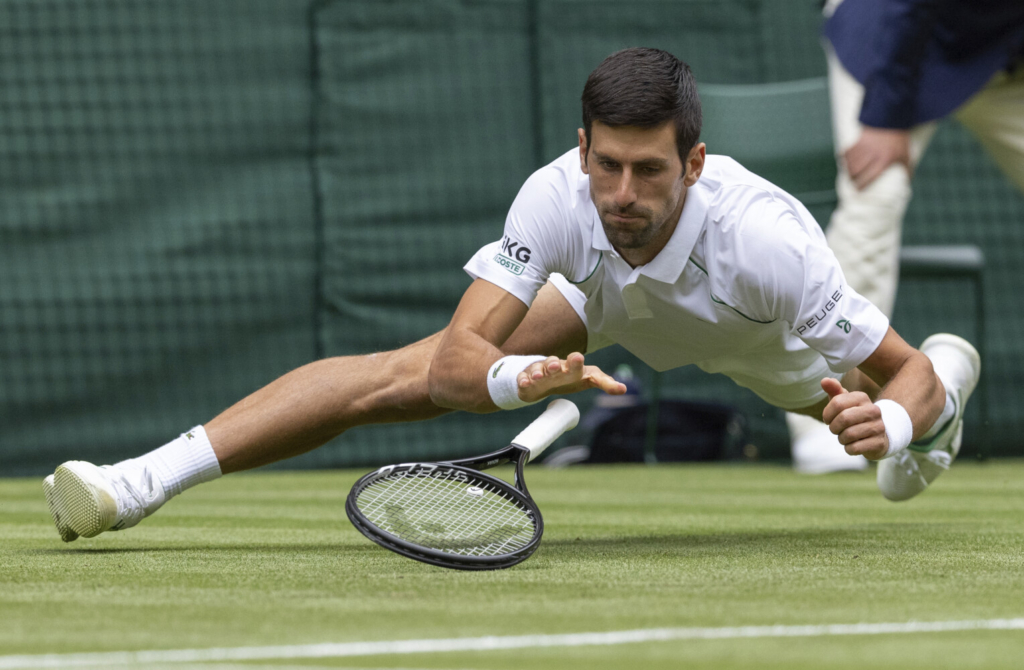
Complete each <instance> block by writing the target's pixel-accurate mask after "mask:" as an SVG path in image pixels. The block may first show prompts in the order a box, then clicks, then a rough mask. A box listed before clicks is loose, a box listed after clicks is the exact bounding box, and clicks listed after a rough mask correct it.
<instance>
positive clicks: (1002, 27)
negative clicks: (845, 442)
mask: <svg viewBox="0 0 1024 670" xmlns="http://www.w3.org/2000/svg"><path fill="white" fill-rule="evenodd" d="M825 16H826V22H825V29H824V34H825V39H826V42H825V50H826V54H827V58H828V77H829V88H830V97H831V101H832V125H833V131H834V134H835V144H836V159H837V163H838V178H837V182H836V191H837V194H838V198H839V203H838V207H837V208H836V210H835V212H834V213H833V214H832V219H831V222H830V223H829V226H828V230H827V237H828V242H829V246H830V247H831V248H832V250H833V251H834V252H835V254H836V257H837V258H838V259H839V263H840V265H841V266H842V268H843V272H844V273H845V275H846V279H847V281H848V282H849V283H850V286H852V287H853V288H854V289H855V290H856V291H858V292H859V293H861V294H862V295H864V296H865V297H866V298H868V299H869V300H871V301H872V302H873V303H875V305H876V306H878V308H879V309H881V310H882V311H883V312H884V313H885V314H886V315H888V316H889V317H890V318H891V317H892V311H893V305H894V303H895V299H896V285H897V280H898V278H899V250H900V236H901V231H902V224H903V215H904V213H905V212H906V209H907V204H908V202H909V201H910V197H911V187H910V182H911V178H912V176H913V172H914V168H915V167H916V166H917V164H918V162H919V161H920V160H921V157H922V155H923V154H924V152H925V150H926V149H927V147H928V144H929V142H930V141H931V139H932V136H933V135H934V134H935V130H936V128H937V126H938V122H939V121H940V120H941V119H943V118H945V117H947V116H954V117H955V118H956V119H957V120H958V121H959V122H960V123H962V124H963V125H964V126H965V127H966V128H967V129H968V130H970V131H971V133H973V134H974V135H975V137H977V139H978V140H979V142H980V143H981V144H982V146H984V147H985V150H986V151H987V152H988V153H989V154H990V155H991V156H992V158H993V160H994V161H995V162H996V164H997V165H999V167H1000V168H1001V170H1002V171H1003V173H1004V174H1005V175H1006V176H1007V177H1008V178H1009V179H1010V180H1011V181H1012V182H1013V183H1014V184H1016V185H1017V186H1018V187H1019V188H1020V189H1021V190H1022V191H1024V2H1021V0H845V1H844V0H830V1H829V2H828V3H827V4H826V6H825ZM984 223H985V222H984V221H979V222H978V224H979V225H984ZM787 423H788V425H789V429H790V433H791V435H792V436H793V462H794V466H795V467H796V468H797V469H798V470H800V471H802V472H807V473H823V472H833V471H838V470H855V469H863V468H865V467H867V462H866V461H865V460H864V459H863V458H861V457H857V458H851V457H849V456H847V455H846V454H845V452H844V451H843V449H842V446H841V445H839V443H838V441H837V440H836V438H835V436H833V435H832V434H831V433H830V432H828V429H827V428H826V427H825V426H824V425H823V424H820V423H817V422H813V421H812V420H809V419H807V418H806V417H800V416H796V415H787Z"/></svg>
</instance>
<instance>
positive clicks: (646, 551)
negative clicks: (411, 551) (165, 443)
mask: <svg viewBox="0 0 1024 670" xmlns="http://www.w3.org/2000/svg"><path fill="white" fill-rule="evenodd" d="M937 526H940V527H944V526H946V524H928V523H888V524H866V525H863V526H846V527H823V528H806V529H800V530H790V531H786V530H773V531H765V532H760V533H750V532H747V533H707V534H672V535H668V534H662V535H635V536H615V537H586V538H584V537H578V538H573V539H570V538H565V539H545V540H543V541H542V543H541V546H542V548H544V549H546V551H545V553H548V554H549V556H555V555H559V554H570V553H571V554H578V553H580V552H582V553H591V554H593V555H594V556H595V557H596V556H607V555H608V554H618V553H622V554H628V555H630V556H632V557H637V556H643V555H664V554H687V553H692V554H700V553H704V552H708V551H713V552H715V553H717V554H726V553H732V552H736V553H742V554H749V553H751V552H757V553H776V552H793V551H796V552H799V553H809V552H822V551H837V550H838V551H846V550H859V551H867V550H870V549H871V548H876V549H879V550H886V549H887V548H891V546H890V545H892V544H899V545H901V546H902V545H904V544H905V543H906V542H907V540H908V538H912V537H915V536H919V537H926V536H927V537H931V536H933V535H934V533H935V532H936V530H937V528H936V527H937ZM380 551H382V549H381V548H380V547H378V546H376V545H374V544H372V543H369V542H367V543H365V544H362V543H360V544H336V543H335V544H310V543H304V544H254V543H248V544H224V545H199V546H196V545H192V546H181V545H180V544H168V545H166V546H160V545H149V546H133V547H81V548H77V547H76V548H71V547H66V548H65V547H55V548H52V549H23V550H20V551H17V550H16V551H14V552H12V553H19V554H24V555H36V556H57V555H62V554H68V555H86V556H89V555H92V556H101V555H118V554H146V553H156V552H163V553H175V552H177V553H214V552H217V553H238V552H244V553H249V554H300V553H326V552H330V553H332V554H336V555H344V554H348V555H352V556H355V555H363V554H367V553H369V552H380Z"/></svg>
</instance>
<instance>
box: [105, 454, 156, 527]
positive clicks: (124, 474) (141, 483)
mask: <svg viewBox="0 0 1024 670" xmlns="http://www.w3.org/2000/svg"><path fill="white" fill-rule="evenodd" d="M102 469H103V470H106V471H107V475H108V476H109V481H110V484H111V485H112V486H113V487H114V490H115V491H116V492H117V519H118V525H121V522H127V523H125V524H124V526H123V527H128V526H134V525H135V524H137V523H138V522H139V521H141V520H142V519H143V518H144V517H145V516H146V515H147V514H148V513H149V512H148V510H147V508H148V507H149V506H150V505H151V504H152V503H154V502H156V501H157V500H158V499H159V498H160V497H161V495H160V493H161V492H160V489H159V488H158V487H159V484H158V483H157V481H156V474H155V473H153V472H151V471H150V469H149V468H147V467H145V466H142V467H124V466H123V465H121V464H119V465H105V466H103V468H102Z"/></svg>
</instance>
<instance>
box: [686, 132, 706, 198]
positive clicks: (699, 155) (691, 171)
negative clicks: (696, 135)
mask: <svg viewBox="0 0 1024 670" xmlns="http://www.w3.org/2000/svg"><path fill="white" fill-rule="evenodd" d="M706 150H707V145H705V144H704V143H703V142H698V143H697V144H696V146H694V147H693V148H692V149H690V153H689V154H688V155H687V156H686V165H684V166H683V167H684V168H685V169H686V173H685V175H684V176H683V184H685V185H686V187H687V188H689V187H691V186H693V185H694V184H696V183H697V180H698V179H700V173H701V172H703V171H704V158H705V152H706Z"/></svg>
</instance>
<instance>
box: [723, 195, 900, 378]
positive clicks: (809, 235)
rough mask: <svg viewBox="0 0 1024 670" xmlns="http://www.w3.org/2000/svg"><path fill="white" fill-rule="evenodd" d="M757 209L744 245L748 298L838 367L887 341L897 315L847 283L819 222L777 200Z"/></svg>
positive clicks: (742, 292) (741, 258)
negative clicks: (891, 320)
mask: <svg viewBox="0 0 1024 670" xmlns="http://www.w3.org/2000/svg"><path fill="white" fill-rule="evenodd" d="M757 215H758V218H760V219H761V222H762V224H763V225H759V226H757V227H756V228H754V230H753V231H752V232H751V233H750V234H746V235H744V236H743V237H744V240H743V243H742V244H741V245H739V246H741V247H742V248H743V252H742V253H740V254H739V255H738V259H737V260H738V265H739V266H740V267H741V268H743V270H741V271H740V273H739V276H738V277H737V279H738V280H739V281H738V284H739V285H740V286H739V287H737V294H738V295H739V297H740V301H741V302H743V303H745V304H747V305H749V309H751V310H752V313H754V314H762V315H765V316H766V317H768V318H766V319H765V320H783V321H785V322H787V323H788V324H789V325H790V333H791V334H792V335H793V336H795V337H797V338H799V339H800V340H802V341H803V342H804V343H805V344H806V345H807V346H809V347H811V348H812V349H814V350H815V351H817V352H818V353H820V354H821V355H822V356H823V357H824V358H825V361H826V362H827V363H828V366H829V368H830V369H831V370H832V371H833V372H837V373H843V372H847V371H849V370H852V369H853V368H855V367H857V366H858V365H860V364H861V363H863V362H864V361H865V360H866V359H867V358H868V356H870V355H871V354H872V353H874V351H875V349H877V348H878V345H879V344H881V342H882V339H883V338H884V337H885V334H886V332H887V331H888V330H889V320H888V319H887V318H886V316H885V315H884V314H882V312H881V311H880V310H879V309H878V308H877V307H875V306H874V305H873V304H872V303H871V302H870V301H868V300H867V299H866V298H864V297H863V296H862V295H860V294H859V293H857V292H856V291H854V290H853V289H852V288H850V286H849V285H848V284H847V283H846V278H845V276H844V275H843V271H842V269H841V268H840V267H839V261H838V260H836V257H835V255H834V254H833V253H832V250H831V249H829V248H828V245H827V244H826V243H825V239H824V236H823V235H822V234H821V231H820V229H819V228H818V227H817V223H815V222H814V221H813V220H811V221H807V222H805V221H803V220H802V219H801V218H799V217H798V215H797V213H796V212H794V211H793V209H792V208H790V207H788V206H786V205H784V204H782V203H780V202H778V201H777V200H776V201H773V202H770V203H768V204H767V205H766V206H764V207H763V208H761V207H759V208H758V211H757ZM808 216H809V215H808ZM810 226H813V229H812V228H810Z"/></svg>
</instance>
